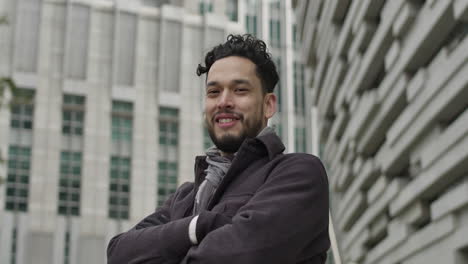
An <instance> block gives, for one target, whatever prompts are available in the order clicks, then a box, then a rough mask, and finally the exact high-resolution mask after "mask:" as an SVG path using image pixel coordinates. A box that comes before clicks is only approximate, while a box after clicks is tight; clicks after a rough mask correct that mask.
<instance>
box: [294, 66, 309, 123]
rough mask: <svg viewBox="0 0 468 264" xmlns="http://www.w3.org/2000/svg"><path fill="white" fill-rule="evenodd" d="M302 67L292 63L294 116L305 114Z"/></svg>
mask: <svg viewBox="0 0 468 264" xmlns="http://www.w3.org/2000/svg"><path fill="white" fill-rule="evenodd" d="M304 86H305V85H304V65H302V64H300V63H297V62H294V106H295V112H296V114H301V115H303V114H305V112H306V103H305V98H306V94H305V87H304Z"/></svg>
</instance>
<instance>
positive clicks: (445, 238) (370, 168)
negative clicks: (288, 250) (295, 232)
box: [295, 0, 468, 264]
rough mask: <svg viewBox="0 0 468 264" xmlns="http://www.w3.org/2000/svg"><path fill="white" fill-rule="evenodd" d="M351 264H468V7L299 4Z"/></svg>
mask: <svg viewBox="0 0 468 264" xmlns="http://www.w3.org/2000/svg"><path fill="white" fill-rule="evenodd" d="M295 8H296V15H297V16H298V21H299V22H298V24H299V34H301V38H302V41H303V47H302V52H303V57H304V60H305V63H307V66H308V68H307V69H308V74H307V76H310V78H309V79H308V80H307V81H308V87H309V88H310V89H311V94H312V101H313V104H314V106H317V107H318V116H319V118H318V125H317V126H318V131H319V134H320V135H319V136H320V137H319V138H320V143H321V144H322V149H323V153H322V155H321V157H322V159H323V160H324V162H325V163H326V165H327V167H328V173H329V179H330V190H331V200H332V208H331V209H332V212H331V213H332V218H333V222H334V226H335V229H336V230H335V231H336V232H337V242H338V246H339V249H340V254H341V257H342V261H343V262H344V263H389V264H390V263H468V235H467V234H468V111H467V106H468V37H467V33H468V1H467V0H453V1H450V0H440V1H431V0H426V1H423V0H421V1H412V0H391V1H390V0H387V1H385V0H373V1H372V0H369V1H368V0H362V1H361V0H354V1H353V0H331V1H318V0H317V1H297V2H295Z"/></svg>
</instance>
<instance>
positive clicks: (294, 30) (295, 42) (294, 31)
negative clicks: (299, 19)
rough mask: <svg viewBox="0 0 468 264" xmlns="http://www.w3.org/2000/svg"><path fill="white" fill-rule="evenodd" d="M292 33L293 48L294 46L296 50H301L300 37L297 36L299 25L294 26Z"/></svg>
mask: <svg viewBox="0 0 468 264" xmlns="http://www.w3.org/2000/svg"><path fill="white" fill-rule="evenodd" d="M292 33H293V46H294V49H298V48H299V36H298V35H297V25H296V24H294V25H293V26H292Z"/></svg>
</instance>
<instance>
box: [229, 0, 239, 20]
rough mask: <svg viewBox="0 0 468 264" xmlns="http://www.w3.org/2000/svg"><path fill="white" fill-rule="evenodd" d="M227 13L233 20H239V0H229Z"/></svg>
mask: <svg viewBox="0 0 468 264" xmlns="http://www.w3.org/2000/svg"><path fill="white" fill-rule="evenodd" d="M226 5H227V6H226V15H227V17H228V18H229V20H231V21H235V22H237V21H238V17H237V16H238V1H237V0H227V3H226Z"/></svg>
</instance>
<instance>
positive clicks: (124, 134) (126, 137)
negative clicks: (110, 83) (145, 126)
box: [112, 101, 133, 142]
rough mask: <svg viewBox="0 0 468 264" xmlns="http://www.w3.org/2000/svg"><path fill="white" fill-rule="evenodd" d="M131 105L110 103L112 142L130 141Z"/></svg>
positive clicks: (131, 125)
mask: <svg viewBox="0 0 468 264" xmlns="http://www.w3.org/2000/svg"><path fill="white" fill-rule="evenodd" d="M132 112H133V105H132V103H127V102H118V101H114V102H112V141H113V142H116V141H117V142H118V141H125V142H131V141H132V127H133V119H132Z"/></svg>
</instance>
